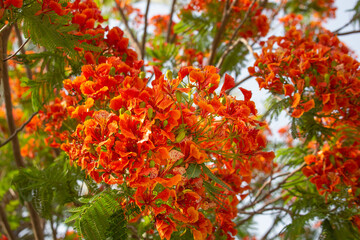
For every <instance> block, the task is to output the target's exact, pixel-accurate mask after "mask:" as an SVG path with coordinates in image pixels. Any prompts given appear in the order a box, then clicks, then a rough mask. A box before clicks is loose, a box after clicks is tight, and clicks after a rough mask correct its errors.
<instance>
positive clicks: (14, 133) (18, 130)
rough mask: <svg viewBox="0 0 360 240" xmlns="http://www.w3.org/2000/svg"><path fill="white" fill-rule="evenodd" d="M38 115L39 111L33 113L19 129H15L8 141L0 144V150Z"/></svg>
mask: <svg viewBox="0 0 360 240" xmlns="http://www.w3.org/2000/svg"><path fill="white" fill-rule="evenodd" d="M38 113H39V111H37V112H34V113H33V114H32V115H31V116H30V117H29V119H28V120H27V121H26V122H24V123H23V124H22V125H21V126H20V127H19V128H17V129H16V130H15V132H13V134H11V136H10V137H9V138H8V139H6V140H5V141H4V142H2V143H1V144H0V148H1V147H3V146H5V145H6V144H7V143H9V142H10V141H11V140H12V139H13V138H14V137H15V136H17V134H18V133H19V132H21V131H22V130H23V129H24V128H25V126H26V125H27V124H29V123H30V122H31V120H32V119H33V117H35V116H36V115H37V114H38Z"/></svg>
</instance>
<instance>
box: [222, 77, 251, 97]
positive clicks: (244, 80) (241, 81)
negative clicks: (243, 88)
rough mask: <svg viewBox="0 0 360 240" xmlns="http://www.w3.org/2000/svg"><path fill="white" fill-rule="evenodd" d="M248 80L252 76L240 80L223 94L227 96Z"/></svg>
mask: <svg viewBox="0 0 360 240" xmlns="http://www.w3.org/2000/svg"><path fill="white" fill-rule="evenodd" d="M250 78H252V76H250V75H249V76H247V77H245V78H243V79H241V80H240V81H239V82H237V83H235V86H233V87H232V88H229V89H228V90H226V91H225V92H226V93H227V94H229V93H230V92H231V91H232V90H234V89H235V88H236V87H238V86H240V85H241V84H242V83H244V82H246V81H247V80H249V79H250Z"/></svg>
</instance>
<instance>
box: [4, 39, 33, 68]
mask: <svg viewBox="0 0 360 240" xmlns="http://www.w3.org/2000/svg"><path fill="white" fill-rule="evenodd" d="M29 41H30V37H29V38H28V39H26V41H25V42H23V44H22V45H21V46H20V47H19V49H18V50H16V52H14V53H13V54H11V55H10V56H8V57H6V58H5V59H4V60H3V61H4V62H6V61H7V60H9V59H11V58H13V57H15V56H16V54H18V53H19V52H20V51H21V49H22V48H23V47H24V46H25V44H27V43H28V42H29Z"/></svg>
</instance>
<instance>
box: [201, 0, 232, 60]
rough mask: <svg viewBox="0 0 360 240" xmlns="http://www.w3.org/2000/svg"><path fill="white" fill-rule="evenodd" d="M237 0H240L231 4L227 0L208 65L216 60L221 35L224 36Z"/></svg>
mask: <svg viewBox="0 0 360 240" xmlns="http://www.w3.org/2000/svg"><path fill="white" fill-rule="evenodd" d="M237 1H238V0H234V1H233V2H232V4H231V5H230V6H229V0H227V1H226V4H225V7H224V12H223V15H222V18H221V23H220V27H219V29H218V31H217V32H216V35H215V37H214V40H213V42H212V46H211V49H210V56H209V58H208V61H207V64H206V65H211V64H212V62H213V61H214V58H215V56H216V50H217V47H218V45H219V44H220V40H221V37H222V36H223V34H224V32H225V27H226V24H227V22H228V20H229V18H230V14H231V11H232V9H233V7H234V6H235V5H236V4H237ZM228 6H229V7H228Z"/></svg>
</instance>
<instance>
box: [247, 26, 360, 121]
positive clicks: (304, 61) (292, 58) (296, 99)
mask: <svg viewBox="0 0 360 240" xmlns="http://www.w3.org/2000/svg"><path fill="white" fill-rule="evenodd" d="M358 67H359V63H358V62H357V61H356V60H355V59H354V58H352V57H351V56H350V55H349V50H348V48H347V47H346V46H345V45H344V44H343V43H341V42H340V41H339V39H338V38H337V36H335V35H334V34H332V33H331V32H329V31H327V30H325V29H323V28H320V27H319V26H311V27H309V28H307V29H305V30H301V29H297V28H295V26H291V27H290V29H289V30H288V31H287V32H286V34H285V36H284V37H271V38H269V40H268V42H267V45H266V46H264V47H263V49H262V54H261V55H260V56H259V57H258V59H257V60H256V62H255V64H254V67H250V68H249V72H250V74H251V75H253V76H256V77H257V78H256V80H257V81H258V83H259V85H260V88H266V89H269V90H270V91H272V92H273V93H275V94H280V95H285V97H286V98H288V99H289V101H290V103H291V108H292V109H293V111H292V117H295V118H299V117H301V116H302V115H303V114H304V113H305V112H308V111H309V110H311V109H312V108H314V107H315V104H316V106H317V107H318V108H319V109H320V112H321V113H323V114H325V115H328V114H331V116H332V117H334V118H338V119H342V121H347V120H350V121H351V122H353V120H354V119H356V118H357V119H358V112H359V110H360V109H359V107H360V105H359V103H358V99H359V94H360V93H359V91H358V89H360V81H359V76H360V71H359V69H358ZM343 123H344V122H343ZM357 123H358V122H357Z"/></svg>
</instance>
